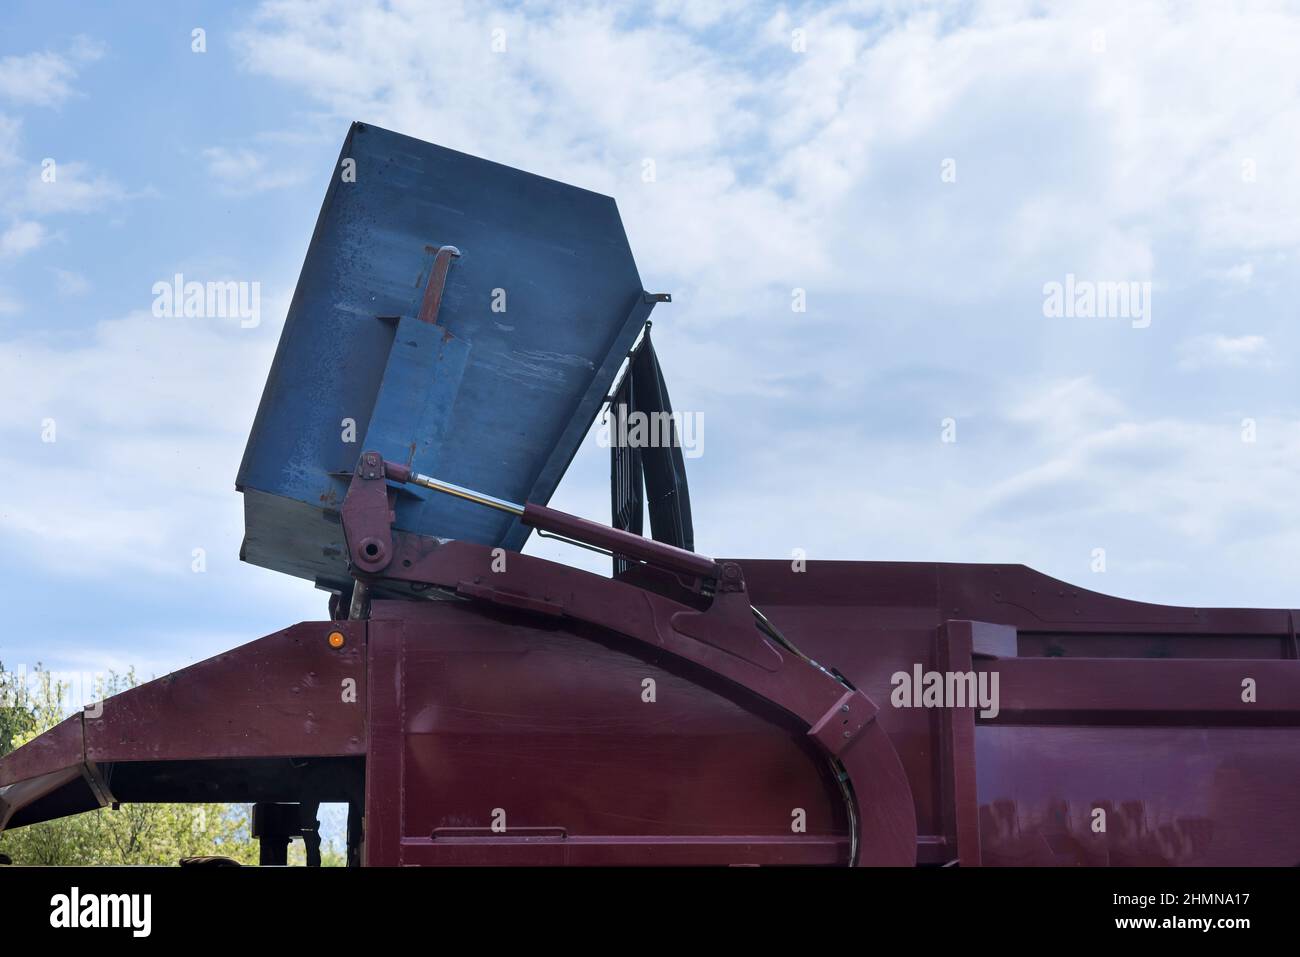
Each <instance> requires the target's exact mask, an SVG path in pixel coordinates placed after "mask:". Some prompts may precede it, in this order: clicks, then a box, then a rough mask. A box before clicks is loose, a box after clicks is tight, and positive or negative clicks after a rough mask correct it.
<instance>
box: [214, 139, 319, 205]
mask: <svg viewBox="0 0 1300 957" xmlns="http://www.w3.org/2000/svg"><path fill="white" fill-rule="evenodd" d="M203 158H204V159H205V160H206V161H207V164H208V175H209V176H211V177H212V178H213V179H214V180H215V181H216V183H217V186H218V188H220V189H221V191H222V192H224V193H227V194H230V195H236V196H242V195H249V194H252V193H260V192H263V191H265V190H268V189H279V188H281V187H284V186H292V185H293V184H295V183H297V182H299V181H301V179H302V173H301V171H298V170H291V169H277V168H276V166H275V161H273V160H270V159H268V158H267V157H266V156H264V155H262V154H260V153H257V152H254V151H253V150H250V149H247V148H242V147H241V148H237V149H230V148H227V147H224V146H212V147H208V148H207V149H205V150H204V151H203Z"/></svg>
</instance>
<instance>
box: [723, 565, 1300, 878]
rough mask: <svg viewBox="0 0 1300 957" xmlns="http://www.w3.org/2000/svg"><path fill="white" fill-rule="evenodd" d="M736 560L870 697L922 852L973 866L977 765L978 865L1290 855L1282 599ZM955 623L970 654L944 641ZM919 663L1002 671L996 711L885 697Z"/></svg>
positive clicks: (1293, 691)
mask: <svg viewBox="0 0 1300 957" xmlns="http://www.w3.org/2000/svg"><path fill="white" fill-rule="evenodd" d="M741 564H742V566H743V568H744V573H745V579H746V582H747V584H748V587H749V592H750V596H751V599H752V600H753V602H754V604H755V605H757V606H758V607H759V608H761V609H762V610H763V611H764V613H765V614H766V615H767V616H768V617H769V618H770V619H771V620H772V621H773V622H774V623H775V624H776V626H777V627H778V628H780V629H781V630H782V631H783V632H784V633H785V635H786V636H787V637H788V638H789V639H790V640H791V641H793V642H794V643H795V644H796V645H798V646H799V647H800V648H802V649H803V650H804V651H805V652H806V653H808V654H810V655H812V656H813V657H814V658H816V659H817V660H818V661H822V662H824V663H827V664H833V665H834V666H835V667H836V668H838V669H839V670H840V671H841V672H843V673H844V674H845V675H847V676H848V677H849V679H850V680H851V681H853V682H854V683H855V684H856V685H857V686H858V687H859V688H861V689H862V690H863V691H864V692H866V693H867V694H868V695H869V696H870V697H871V698H872V700H874V701H876V702H878V703H879V704H880V713H879V715H878V717H877V720H878V721H879V722H880V725H881V726H882V727H883V728H884V729H885V730H886V731H887V732H888V734H889V737H890V739H891V740H892V741H893V743H894V747H895V749H896V750H897V752H898V755H899V758H900V759H901V760H902V762H903V765H904V767H905V768H906V770H907V775H908V778H909V781H910V782H911V789H912V793H913V795H914V798H915V801H916V813H917V828H918V841H919V846H918V860H920V861H923V862H933V863H944V862H948V861H954V860H958V859H959V858H960V860H961V863H963V864H968V863H970V861H969V860H968V855H967V854H966V853H964V848H969V847H970V845H971V843H972V840H971V838H970V836H969V835H970V832H971V829H970V821H969V819H970V813H971V810H972V809H971V806H970V799H969V797H968V796H967V797H964V796H963V795H969V793H970V786H971V780H970V779H971V777H973V781H974V787H975V791H976V794H977V796H978V797H977V801H978V814H979V820H980V827H979V833H978V846H979V852H980V853H979V856H980V858H981V859H982V862H983V863H985V864H1022V863H1023V864H1030V863H1033V864H1053V863H1065V864H1077V863H1089V864H1121V863H1150V864H1227V863H1241V864H1265V863H1269V864H1286V865H1292V864H1297V863H1300V825H1297V823H1296V820H1297V819H1296V815H1295V810H1294V809H1295V808H1296V807H1300V721H1298V720H1297V709H1300V661H1297V660H1296V658H1297V646H1296V633H1295V627H1294V617H1295V616H1294V613H1293V612H1291V611H1288V610H1286V609H1251V608H1243V609H1237V608H1182V607H1170V606H1162V605H1152V604H1146V603H1142V602H1134V601H1128V600H1125V599H1121V598H1113V597H1111V596H1108V595H1103V594H1100V593H1097V592H1093V591H1089V590H1088V589H1083V588H1078V587H1077V586H1074V585H1071V584H1069V583H1066V582H1062V581H1058V580H1056V579H1053V578H1050V577H1048V576H1046V575H1042V574H1040V573H1038V572H1035V571H1033V570H1032V569H1029V568H1025V567H1024V566H1021V565H960V564H936V563H922V562H808V563H807V564H806V566H804V567H803V569H802V570H797V569H796V566H792V564H791V563H790V562H786V561H744V562H741ZM953 619H975V621H965V622H962V621H955V620H953ZM985 623H992V624H985ZM997 626H1001V627H997ZM967 631H969V637H970V642H971V648H970V653H971V655H972V664H971V665H969V666H968V665H966V664H965V663H966V660H967V659H966V657H965V654H966V651H965V645H964V642H963V643H962V646H961V647H958V646H957V645H956V644H955V643H954V644H951V645H945V640H946V639H945V635H946V636H947V640H951V639H952V638H953V637H955V636H956V635H957V634H958V633H961V634H965V633H966V632H967ZM916 665H920V666H921V668H922V670H923V671H930V670H931V669H936V670H941V671H947V670H953V671H964V670H965V669H966V667H972V668H973V669H974V670H977V671H978V670H988V669H993V668H996V669H997V670H998V672H999V675H1000V677H1001V688H1000V696H1001V708H1002V711H1001V714H1000V715H999V716H998V717H997V718H996V719H994V720H993V721H985V720H983V719H979V720H976V719H975V718H974V717H973V715H972V712H971V710H970V709H965V710H964V711H963V710H958V711H956V712H952V711H950V710H947V709H939V708H898V707H892V706H891V690H892V687H891V676H892V675H894V674H895V673H896V672H909V671H911V670H912V669H913V668H914V666H916ZM1247 677H1250V678H1253V679H1254V680H1255V682H1256V684H1257V700H1256V701H1255V702H1245V701H1243V700H1242V697H1241V696H1242V691H1243V688H1242V680H1243V679H1244V678H1247ZM971 726H973V731H974V754H975V760H974V762H973V766H972V764H971V762H970V745H969V743H967V735H968V732H969V731H970V730H972V727H971ZM1097 808H1103V809H1107V818H1108V830H1107V831H1106V832H1104V833H1097V832H1094V831H1093V830H1092V827H1093V823H1094V815H1093V811H1094V810H1095V809H1097ZM963 834H965V835H967V837H966V838H965V839H964V840H963V838H962V835H963ZM954 841H955V842H956V845H957V846H956V848H954V847H953V846H952V845H953V843H954Z"/></svg>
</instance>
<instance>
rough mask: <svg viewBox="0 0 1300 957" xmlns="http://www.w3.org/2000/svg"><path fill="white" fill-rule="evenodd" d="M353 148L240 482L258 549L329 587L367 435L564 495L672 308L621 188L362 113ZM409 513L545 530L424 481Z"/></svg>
mask: <svg viewBox="0 0 1300 957" xmlns="http://www.w3.org/2000/svg"><path fill="white" fill-rule="evenodd" d="M339 159H340V166H339V167H338V168H336V170H335V173H334V175H333V176H332V178H331V182H330V186H329V189H328V191H327V193H326V197H325V202H324V204H323V206H322V208H321V213H320V218H319V220H318V221H317V224H316V230H315V233H314V235H313V237H312V242H311V246H310V248H309V249H308V252H307V257H306V260H305V262H304V264H303V269H302V274H301V277H300V279H299V282H298V287H297V290H296V291H295V294H294V298H293V302H292V305H291V306H290V309H289V315H288V318H287V320H286V322H285V326H284V330H283V332H282V334H281V338H280V345H279V348H278V350H277V352H276V357H275V362H274V365H273V367H272V369H271V373H270V375H269V376H268V379H267V384H266V389H265V391H264V393H263V396H262V402H261V405H260V407H259V409H258V413H257V418H256V420H255V422H254V425H253V429H252V432H251V434H250V436H249V442H248V447H247V449H246V451H245V454H244V460H243V463H242V465H241V467H240V470H239V476H238V479H237V486H238V487H239V488H240V489H241V490H242V491H243V493H244V504H245V539H244V545H243V551H242V555H243V557H244V559H245V560H247V561H249V562H252V563H254V564H258V565H263V566H266V567H269V568H274V569H276V570H279V571H283V572H287V573H289V574H292V575H297V576H300V577H304V578H309V579H314V580H319V581H322V582H324V583H328V584H341V583H346V582H347V581H348V578H347V569H346V562H345V560H344V552H343V547H342V545H343V543H342V541H341V537H340V528H339V525H338V522H337V515H336V513H337V509H338V507H339V504H340V503H341V502H342V499H343V496H344V493H345V491H346V489H347V476H348V474H349V473H350V472H351V470H352V468H353V466H354V465H355V464H356V461H357V455H358V452H359V450H360V449H364V448H379V449H380V451H381V452H382V453H383V454H384V455H385V456H386V457H388V458H390V459H393V460H395V461H398V462H401V463H403V464H405V465H407V466H410V467H414V468H416V469H418V470H420V471H423V472H427V473H430V474H435V475H438V476H439V477H440V478H443V479H445V480H447V481H450V482H454V483H456V484H459V485H465V486H468V487H471V488H481V489H483V490H484V491H487V492H489V493H491V494H494V495H497V496H500V497H503V498H507V499H512V500H518V501H523V500H529V501H534V502H538V503H545V502H546V501H548V500H549V498H550V495H551V493H552V492H553V491H554V489H555V486H556V485H557V484H558V482H559V480H560V477H561V476H562V474H563V472H564V470H565V469H566V468H567V466H568V463H569V461H570V459H571V458H572V457H573V454H574V452H575V451H576V449H577V447H578V443H579V442H580V441H581V439H582V437H583V435H584V434H585V432H586V430H587V427H588V426H589V424H590V423H591V421H592V420H593V418H594V417H595V415H596V412H597V410H598V408H599V406H600V403H601V401H602V400H603V398H604V397H605V395H606V392H607V390H608V389H609V388H610V386H611V384H612V383H613V380H614V377H615V374H616V372H617V369H618V366H619V363H620V362H621V361H622V359H623V357H624V356H625V354H626V353H627V351H628V349H629V348H630V347H631V345H632V343H633V341H634V339H635V337H636V335H637V333H638V331H639V330H640V329H641V327H642V326H643V325H644V322H645V319H646V317H647V316H648V315H649V313H650V310H651V308H652V307H653V301H652V297H647V296H646V295H645V294H644V293H643V290H642V287H641V281H640V278H639V276H638V274H637V269H636V264H635V262H634V261H633V258H632V253H631V251H630V249H629V247H628V242H627V237H626V235H625V234H624V231H623V226H622V223H621V221H620V219H619V215H618V210H617V207H616V206H615V203H614V201H613V199H611V198H610V197H608V196H601V195H599V194H596V193H592V192H588V191H586V190H582V189H578V188H576V187H572V186H567V185H565V184H563V183H557V182H555V181H553V180H549V179H545V178H543V177H540V176H535V175H532V174H529V173H525V172H522V171H520V170H516V169H511V168H509V167H506V166H501V165H499V164H496V163H490V162H488V161H486V160H481V159H478V158H476V157H472V156H467V155H465V154H463V153H457V152H454V151H452V150H447V149H443V148H442V147H438V146H434V145H432V144H429V143H424V142H421V141H419V140H415V139H412V138H410V137H406V136H401V135H399V134H396V133H391V132H388V131H386V130H382V129H379V128H377V127H373V126H367V125H364V124H359V123H358V124H354V125H353V127H352V129H351V131H350V132H349V134H348V137H347V140H346V141H345V143H344V145H343V149H342V152H341V153H340V158H339ZM346 160H351V161H354V162H355V181H350V180H348V179H347V178H345V177H344V176H343V175H342V174H343V172H344V166H343V164H344V161H346ZM448 246H453V247H455V249H456V252H457V255H451V254H449V253H446V252H442V253H440V250H443V249H444V247H448ZM431 280H433V281H432V282H431ZM494 306H495V308H494ZM503 307H504V311H497V310H499V309H501V308H503ZM349 421H351V422H354V423H355V437H354V438H353V440H352V441H346V440H345V434H344V433H345V431H346V430H347V423H348V422H349ZM396 516H397V520H396V524H397V527H399V528H403V529H408V530H411V531H416V532H421V533H424V534H429V535H438V536H441V537H450V538H460V539H464V540H467V541H474V542H480V543H484V544H489V545H503V546H505V547H507V548H519V547H522V545H523V543H524V540H525V539H526V537H527V535H528V530H527V528H526V527H525V526H523V525H521V524H520V523H519V522H518V521H516V520H514V519H513V518H511V517H510V516H504V515H496V514H492V513H490V512H485V511H483V510H482V509H477V508H474V507H472V506H470V505H467V504H465V503H461V502H456V501H452V500H448V499H446V498H445V497H443V496H438V495H435V494H433V493H429V492H427V491H425V490H423V489H419V488H411V489H408V490H407V491H406V494H404V495H403V496H402V497H401V498H400V499H399V500H398V501H397V503H396Z"/></svg>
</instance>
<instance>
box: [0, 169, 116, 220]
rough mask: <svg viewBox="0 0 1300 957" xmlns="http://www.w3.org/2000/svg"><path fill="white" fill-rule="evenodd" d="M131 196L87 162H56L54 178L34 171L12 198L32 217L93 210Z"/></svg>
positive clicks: (91, 211)
mask: <svg viewBox="0 0 1300 957" xmlns="http://www.w3.org/2000/svg"><path fill="white" fill-rule="evenodd" d="M129 198H130V196H129V194H128V193H127V191H126V190H125V189H124V188H123V187H122V186H121V184H119V183H118V182H116V181H115V180H114V179H113V178H112V177H110V176H108V175H107V174H105V173H101V172H96V171H95V170H93V169H91V167H90V166H89V165H87V164H86V163H83V162H80V161H77V160H72V161H69V162H66V163H61V162H57V161H56V165H55V167H54V179H53V181H52V182H49V181H46V180H45V179H42V178H41V176H40V173H39V171H34V172H33V173H32V174H31V175H30V176H28V177H27V178H26V182H25V188H24V189H23V190H22V191H21V192H19V193H18V195H17V196H16V197H15V198H14V199H13V200H12V204H13V205H12V208H14V209H16V210H18V211H21V212H24V213H27V214H29V215H33V216H54V215H60V214H67V213H93V212H98V211H99V210H102V209H104V208H105V207H108V206H111V205H113V204H115V203H120V202H122V201H124V200H126V199H129Z"/></svg>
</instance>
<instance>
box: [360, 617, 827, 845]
mask: <svg viewBox="0 0 1300 957" xmlns="http://www.w3.org/2000/svg"><path fill="white" fill-rule="evenodd" d="M390 608H391V609H392V613H393V614H398V613H400V614H403V615H405V616H406V619H407V620H406V622H405V625H404V627H403V626H402V625H400V624H399V623H397V622H392V621H384V620H382V619H383V617H384V615H385V614H387V613H389V611H388V610H387V609H390ZM373 614H374V616H375V617H374V619H373V620H372V621H371V623H370V627H371V667H370V670H371V679H372V692H371V732H372V751H371V755H370V759H369V767H368V782H367V802H368V804H367V817H368V832H367V845H368V846H367V859H368V861H369V862H370V863H395V862H396V861H394V859H393V849H394V848H395V847H396V846H397V844H396V842H394V841H393V836H394V833H395V832H396V833H400V852H399V859H400V862H401V863H404V864H413V863H419V864H491V863H502V864H504V863H517V864H528V863H533V864H557V863H564V864H587V863H592V864H757V863H763V864H837V863H839V864H842V863H846V862H847V860H848V851H849V844H848V822H847V820H846V819H845V814H844V802H843V799H842V796H841V795H840V794H839V791H838V787H837V786H836V785H835V783H834V781H833V780H832V779H831V777H830V775H829V774H828V771H827V767H826V765H825V762H824V761H823V760H822V759H821V758H820V757H819V756H818V754H817V753H816V752H815V750H814V749H813V747H812V746H811V745H810V743H809V742H808V741H807V736H806V734H805V733H803V731H802V729H800V728H796V727H789V726H786V725H785V724H783V723H779V722H781V721H782V720H783V719H780V718H778V717H777V716H776V715H766V714H763V715H760V714H756V713H754V712H753V711H751V710H749V709H748V708H747V707H746V706H744V705H742V704H741V703H739V702H740V701H741V700H742V698H741V697H738V698H737V699H736V700H733V699H732V698H731V697H729V696H728V695H729V694H732V693H734V692H731V691H730V690H729V689H728V688H726V687H724V686H722V685H721V684H720V682H718V681H717V680H716V679H713V678H712V677H711V676H709V675H707V674H705V673H702V672H698V671H692V670H691V669H690V667H689V666H683V665H681V664H680V663H678V662H677V660H676V659H674V658H672V657H671V656H668V655H664V656H663V657H662V659H661V660H656V661H647V660H644V659H642V658H640V657H636V656H634V655H633V654H631V653H630V649H631V646H633V644H634V643H631V642H623V641H622V640H621V639H608V640H609V641H610V644H609V645H606V644H604V643H603V641H605V640H607V639H606V638H605V637H603V636H601V635H591V636H587V635H579V634H575V633H573V632H571V631H568V630H566V628H564V627H558V626H556V625H553V624H552V625H539V620H540V619H539V618H538V616H530V615H527V614H523V613H514V612H508V611H500V610H497V611H491V610H484V609H483V608H482V606H475V605H470V604H466V603H451V602H446V603H444V602H431V603H429V604H428V605H412V604H410V603H405V604H403V605H401V606H400V608H399V607H398V606H396V605H392V606H389V605H387V604H386V603H376V606H375V610H374V612H373ZM647 680H649V681H653V693H654V698H655V700H654V701H653V702H648V701H646V700H644V698H645V697H647V696H648V694H649V690H650V686H648V685H647V684H646V682H647ZM381 686H382V687H381ZM388 695H397V696H398V699H399V700H398V701H396V702H394V701H392V700H391V699H390V698H388V697H387V696H388ZM398 726H400V733H398V734H392V735H390V734H389V733H388V731H389V729H391V728H396V727H398ZM381 739H382V740H381ZM390 740H391V741H395V742H400V746H401V753H400V754H397V753H394V752H393V750H392V749H390V748H389V747H388V741H390ZM399 793H400V794H401V795H402V800H401V802H399V801H398V800H396V799H395V798H394V797H393V796H394V795H396V794H399ZM796 822H800V823H803V824H804V826H803V827H802V828H801V829H799V830H796V829H795V828H794V827H793V826H792V825H794V824H795V823H796ZM494 825H495V826H496V829H495V830H494ZM501 828H504V831H502V830H501ZM381 843H382V844H383V845H384V846H383V847H380V846H379V845H380V844H381Z"/></svg>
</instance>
